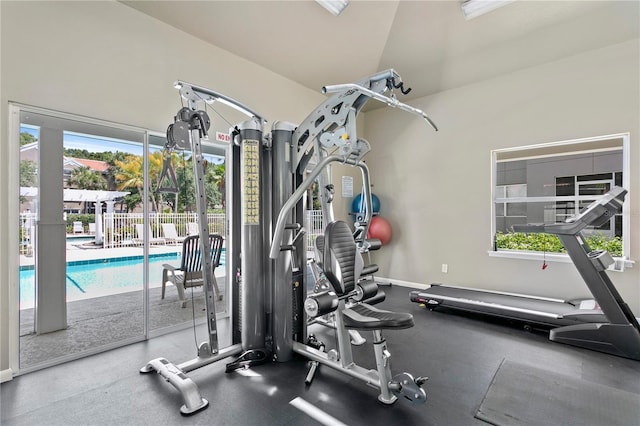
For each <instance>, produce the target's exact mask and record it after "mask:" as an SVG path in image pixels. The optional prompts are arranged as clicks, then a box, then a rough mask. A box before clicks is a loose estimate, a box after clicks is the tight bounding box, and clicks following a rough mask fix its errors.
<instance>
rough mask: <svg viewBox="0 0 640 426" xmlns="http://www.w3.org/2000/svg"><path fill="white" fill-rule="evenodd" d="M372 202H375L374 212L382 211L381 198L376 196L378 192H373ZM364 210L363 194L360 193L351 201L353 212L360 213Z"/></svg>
mask: <svg viewBox="0 0 640 426" xmlns="http://www.w3.org/2000/svg"><path fill="white" fill-rule="evenodd" d="M371 204H373V212H374V213H379V212H380V199H379V198H378V197H377V196H376V194H371ZM363 211H364V202H363V201H362V194H358V195H357V196H356V198H354V199H353V202H352V203H351V212H352V213H359V212H363Z"/></svg>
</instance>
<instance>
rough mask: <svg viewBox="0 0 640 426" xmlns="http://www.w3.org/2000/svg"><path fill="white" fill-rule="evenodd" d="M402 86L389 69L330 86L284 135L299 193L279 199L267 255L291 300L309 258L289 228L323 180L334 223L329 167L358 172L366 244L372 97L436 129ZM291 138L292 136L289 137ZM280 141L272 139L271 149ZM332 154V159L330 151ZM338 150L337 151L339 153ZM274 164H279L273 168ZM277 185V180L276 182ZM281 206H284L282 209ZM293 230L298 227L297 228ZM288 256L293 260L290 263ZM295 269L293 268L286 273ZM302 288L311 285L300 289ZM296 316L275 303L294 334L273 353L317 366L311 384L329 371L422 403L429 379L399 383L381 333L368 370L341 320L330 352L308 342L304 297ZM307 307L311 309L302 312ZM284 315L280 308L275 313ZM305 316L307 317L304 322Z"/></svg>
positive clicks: (384, 394)
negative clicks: (367, 121) (365, 117)
mask: <svg viewBox="0 0 640 426" xmlns="http://www.w3.org/2000/svg"><path fill="white" fill-rule="evenodd" d="M394 88H399V89H400V90H401V91H402V93H405V94H406V93H408V90H407V91H405V89H404V87H403V83H402V80H401V78H400V76H399V75H398V74H397V73H396V72H395V71H394V70H387V71H384V72H381V73H378V74H376V75H373V76H371V77H368V78H366V79H363V80H361V81H359V82H358V83H354V84H342V85H335V86H325V87H324V88H323V89H322V91H323V93H334V95H333V96H332V97H331V98H329V99H327V100H326V101H325V102H324V103H322V104H321V105H320V106H318V107H317V108H316V109H315V111H314V112H312V113H311V114H310V115H309V116H308V117H307V118H306V119H305V120H304V121H303V123H302V124H301V125H300V126H299V127H298V128H296V129H295V131H292V132H291V135H290V136H289V137H283V139H284V142H282V143H285V144H291V145H292V146H291V149H293V150H294V152H293V155H292V157H293V159H294V160H293V161H292V162H291V163H290V164H289V166H290V170H289V173H294V176H295V178H294V182H295V184H294V185H293V188H295V191H293V193H292V194H291V196H290V197H289V198H288V199H286V201H284V202H283V203H282V199H280V200H278V199H276V198H274V211H277V210H279V211H280V213H279V215H278V218H277V221H276V223H275V228H274V233H273V239H272V243H271V250H270V253H269V257H270V258H271V259H274V260H276V262H277V265H278V266H276V276H275V282H292V283H293V287H294V294H296V288H298V287H299V286H300V285H299V282H298V277H299V275H298V276H297V277H292V276H291V273H292V271H293V272H295V270H296V267H297V265H304V264H305V263H306V259H304V258H303V256H306V255H305V251H306V250H305V249H304V247H303V245H302V244H303V243H302V242H301V241H300V239H299V238H297V236H296V235H293V236H291V240H290V241H289V242H286V243H284V244H282V241H283V237H284V233H285V230H286V229H297V227H296V226H295V222H297V223H300V222H301V220H302V219H301V216H302V215H301V213H302V212H303V211H304V199H303V197H304V194H305V193H306V191H307V189H308V188H309V187H310V186H311V185H312V184H313V182H314V181H315V180H316V178H318V180H319V183H320V198H321V202H322V212H323V221H324V225H325V226H326V225H327V224H328V223H330V222H332V221H333V219H334V217H333V209H332V205H331V202H330V200H331V192H332V191H331V190H332V188H331V185H330V179H329V176H328V166H329V165H330V164H332V163H341V164H347V165H350V166H353V167H357V168H359V169H360V171H361V174H362V181H363V200H364V202H365V211H366V213H365V217H364V218H363V220H361V221H359V222H358V223H356V225H355V227H356V234H357V235H360V236H361V239H359V240H358V241H357V243H358V244H359V245H360V247H361V248H363V249H364V246H365V245H366V239H365V237H366V234H367V229H368V226H369V223H370V220H371V216H372V211H373V209H372V208H371V207H372V202H371V185H370V182H369V169H368V167H367V165H366V164H365V163H364V162H363V161H362V159H363V157H364V156H365V155H366V154H367V153H368V152H369V151H370V149H371V148H370V146H369V143H368V142H367V141H366V140H364V139H359V138H357V136H356V124H355V120H356V117H357V114H358V113H359V112H360V110H361V109H362V107H363V106H364V105H365V103H366V102H367V101H368V100H369V99H375V100H378V101H381V102H383V103H385V104H386V105H388V106H391V107H396V108H399V109H402V110H404V111H407V112H410V113H413V114H416V115H418V116H420V117H421V118H423V119H425V121H426V122H427V123H428V124H429V125H430V126H431V127H432V128H433V129H434V130H437V128H436V126H435V125H434V124H433V122H432V121H431V120H430V119H429V117H428V116H427V115H426V114H425V113H424V112H422V111H421V110H419V109H416V108H413V107H411V106H409V105H406V104H403V103H400V102H399V101H398V100H397V99H396V98H395V96H394V95H393V89H394ZM387 90H391V91H392V94H391V96H385V95H383V93H385V92H386V91H387ZM287 136H288V135H287ZM277 142H279V141H277V139H276V137H275V136H274V138H273V144H274V150H275V146H276V143H277ZM330 149H331V150H333V152H332V153H329V150H330ZM336 152H337V153H336ZM275 164H276V163H275V162H274V165H275ZM310 165H313V167H312V168H311V170H310V171H309V173H308V175H307V176H306V177H305V178H304V179H301V177H302V176H303V175H304V173H305V171H306V170H308V168H309V166H310ZM285 170H286V169H285V168H284V167H280V168H279V167H275V166H274V175H276V174H277V173H278V172H279V171H280V172H284V171H285ZM274 180H275V179H274ZM281 203H282V204H281ZM292 224H293V226H292ZM282 251H285V253H287V256H286V257H283V256H281V255H280V253H281V252H282ZM289 257H291V259H288V258H289ZM288 264H292V265H293V268H288ZM302 288H306V286H304V285H302ZM293 300H295V303H296V307H297V308H298V311H295V310H294V309H293V307H292V305H293V303H294V302H293V301H292V298H291V297H290V294H289V295H288V294H287V293H285V294H284V297H283V298H282V300H278V299H275V300H274V306H279V307H280V308H281V309H283V312H285V315H284V318H287V317H288V315H289V313H291V314H292V317H293V318H294V319H295V320H294V327H293V328H294V329H293V341H291V339H290V337H289V336H291V333H287V334H285V335H283V336H280V337H281V338H282V341H281V344H280V345H278V344H275V343H277V338H278V336H277V335H274V349H275V355H276V356H277V357H278V359H280V360H286V359H288V358H289V357H291V353H292V352H295V353H297V354H299V355H302V356H304V357H305V358H308V359H310V360H311V361H312V364H311V369H310V371H309V373H308V376H307V379H306V382H307V383H310V381H311V378H312V377H313V374H314V372H315V368H316V367H317V365H326V366H328V367H331V368H333V369H335V370H337V371H340V372H342V373H344V374H347V375H349V376H351V377H353V378H356V379H358V380H361V381H363V382H365V383H367V384H369V385H371V386H373V387H375V388H377V389H379V391H380V395H379V396H378V399H379V400H380V401H381V402H383V403H385V404H391V403H393V402H395V401H396V400H397V396H396V395H402V396H404V398H405V399H408V400H410V401H413V402H424V401H425V400H426V393H425V392H424V390H423V389H422V388H421V386H422V384H423V383H424V381H425V380H426V379H424V378H420V377H418V378H416V379H414V378H413V376H412V375H410V374H409V373H401V374H399V375H397V376H395V377H392V376H391V368H390V357H391V355H390V353H389V351H388V350H387V347H386V341H385V339H384V338H383V337H382V333H381V332H380V330H374V331H373V333H374V353H375V358H376V370H368V369H365V368H363V367H361V366H359V365H357V364H355V362H354V360H353V354H352V350H351V344H350V339H349V333H348V330H347V329H346V328H345V325H344V323H343V319H342V316H341V315H340V314H339V313H338V314H337V315H335V323H336V324H335V325H336V327H335V328H336V333H337V338H338V349H339V353H338V354H336V353H332V352H331V351H330V352H329V353H326V352H324V351H322V350H319V349H318V347H313V346H311V345H309V344H306V343H305V342H306V339H307V336H306V324H307V321H306V319H305V318H304V314H303V313H302V312H299V311H300V308H301V307H302V304H303V303H302V299H301V297H298V298H295V297H294V298H293ZM345 301H346V296H345V297H344V298H340V300H338V301H337V303H336V305H337V311H338V312H341V311H342V310H344V308H345ZM305 307H306V306H305ZM275 311H276V312H279V311H278V310H275ZM301 317H302V318H301Z"/></svg>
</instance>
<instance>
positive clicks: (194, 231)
mask: <svg viewBox="0 0 640 426" xmlns="http://www.w3.org/2000/svg"><path fill="white" fill-rule="evenodd" d="M187 234H189V235H198V234H200V228H198V222H189V223H187Z"/></svg>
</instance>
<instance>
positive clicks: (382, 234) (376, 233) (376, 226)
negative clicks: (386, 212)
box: [367, 216, 391, 245]
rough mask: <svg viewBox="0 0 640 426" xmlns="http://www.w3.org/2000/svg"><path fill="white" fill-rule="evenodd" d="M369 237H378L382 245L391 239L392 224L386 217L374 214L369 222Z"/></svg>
mask: <svg viewBox="0 0 640 426" xmlns="http://www.w3.org/2000/svg"><path fill="white" fill-rule="evenodd" d="M367 238H377V239H379V240H380V242H381V243H382V245H385V244H387V243H388V242H389V241H391V225H390V224H389V222H387V220H386V219H385V218H382V217H380V216H374V217H373V218H372V219H371V223H370V224H369V230H368V231H367Z"/></svg>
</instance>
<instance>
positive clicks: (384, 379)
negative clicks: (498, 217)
mask: <svg viewBox="0 0 640 426" xmlns="http://www.w3.org/2000/svg"><path fill="white" fill-rule="evenodd" d="M175 86H176V88H178V89H179V90H180V95H181V96H182V98H184V99H186V100H187V101H188V107H185V108H182V109H181V110H180V111H179V112H178V114H177V115H176V117H175V122H174V124H172V125H171V126H169V129H168V131H167V139H168V142H167V146H166V149H167V150H169V151H170V150H172V149H174V148H176V147H177V148H180V149H187V148H191V149H192V151H193V155H194V158H195V159H196V161H194V176H195V178H196V195H197V199H198V202H197V211H198V215H199V219H200V220H199V225H200V230H199V231H200V232H199V235H200V241H201V244H202V249H203V250H205V249H204V241H206V236H207V235H208V229H207V228H206V223H207V221H206V195H205V190H204V171H203V167H202V166H203V165H202V155H201V153H202V151H201V146H200V141H201V139H202V138H204V137H206V136H207V130H208V128H209V124H210V123H209V118H208V116H207V114H206V112H204V111H201V110H198V109H197V104H198V102H205V103H209V104H211V103H214V102H222V103H224V104H226V105H228V106H231V107H233V108H235V109H237V110H238V111H240V112H242V113H244V114H245V115H247V116H249V117H250V120H247V121H245V122H243V123H241V124H239V125H238V126H236V127H235V128H234V129H233V131H232V134H233V138H232V139H233V145H232V148H231V150H232V161H231V164H232V167H231V168H232V170H231V172H230V176H232V181H233V185H234V190H236V192H234V194H237V193H240V196H239V197H238V196H234V197H233V199H232V200H230V201H231V202H230V203H229V202H228V203H227V208H228V209H229V208H230V209H231V215H230V227H229V229H230V238H229V240H230V241H227V262H229V263H230V265H229V267H228V268H227V271H230V272H231V273H235V272H236V271H237V274H236V279H237V281H236V285H234V286H233V288H232V301H233V303H234V308H233V309H232V318H231V323H232V344H231V346H229V347H226V348H223V349H219V348H218V333H217V326H216V315H215V303H214V296H215V295H214V291H213V286H212V282H213V279H214V277H213V273H212V271H211V270H210V264H205V265H204V268H205V270H206V273H205V274H204V292H205V299H206V304H205V307H206V316H207V327H208V337H209V339H208V341H207V342H204V343H202V344H200V346H199V348H198V356H197V358H195V359H193V360H190V361H186V362H184V363H181V364H178V365H175V364H173V363H171V362H169V361H167V360H166V359H165V358H156V359H154V360H151V361H149V362H148V363H147V364H146V365H145V366H144V367H143V368H142V369H141V370H140V372H141V373H148V372H152V371H156V372H157V373H158V374H160V375H161V376H163V377H164V378H165V379H166V380H167V381H168V382H169V383H171V384H172V385H173V386H174V387H175V388H176V389H178V391H180V393H181V395H182V398H183V400H184V405H182V407H181V408H180V412H181V413H182V414H184V415H189V414H193V413H195V412H197V411H199V410H202V409H204V408H206V407H207V406H208V401H207V400H206V399H204V398H202V396H201V394H200V391H199V390H198V387H197V385H196V384H195V382H193V381H192V380H191V379H190V378H189V377H188V376H187V375H186V374H187V373H188V372H190V371H192V370H195V369H198V368H200V367H204V366H206V365H209V364H211V363H214V362H216V361H219V360H221V359H224V358H227V357H231V356H236V355H239V357H238V358H237V359H236V360H235V361H233V362H231V363H230V364H227V372H229V371H232V370H234V369H236V368H243V367H244V368H246V367H249V366H251V365H255V364H259V363H263V362H265V361H267V360H268V359H270V358H272V359H274V360H276V361H278V362H284V361H288V360H290V359H291V358H292V357H293V354H294V353H298V354H301V355H303V356H305V357H306V358H308V359H310V360H312V361H315V362H317V363H320V364H323V365H327V366H329V367H331V368H334V369H336V370H338V371H341V372H343V373H345V374H347V375H349V376H351V377H355V378H357V379H360V380H362V381H364V382H365V383H367V384H370V385H372V386H374V387H376V388H378V389H379V390H380V396H379V399H380V400H381V401H382V402H384V403H387V404H390V403H393V402H394V401H395V400H396V399H397V396H396V395H402V396H404V397H405V399H408V400H411V401H414V402H424V401H425V400H426V394H425V392H424V390H423V389H421V387H420V386H421V385H422V383H423V381H424V379H422V378H417V379H413V376H411V375H410V374H408V373H402V374H400V375H398V376H396V377H393V378H392V377H391V371H390V365H389V358H390V354H389V351H388V350H387V348H386V342H385V340H384V338H382V336H381V333H380V332H379V330H377V331H374V339H375V341H376V344H375V346H374V349H375V354H376V360H377V370H366V369H364V368H362V367H359V366H357V365H356V364H355V363H354V362H353V357H352V353H351V346H350V343H349V340H348V333H346V330H345V328H344V324H342V321H341V319H338V322H337V328H338V329H339V330H340V331H339V332H338V340H339V349H340V351H341V353H340V356H339V357H338V358H337V359H332V358H330V357H329V356H328V354H326V353H324V352H322V351H320V350H318V349H316V348H313V347H311V346H308V345H306V344H305V343H303V342H305V341H306V339H307V336H306V318H305V312H304V309H303V302H304V297H305V293H306V285H305V282H304V281H305V271H304V268H305V266H306V248H305V247H304V240H305V239H304V238H301V237H302V236H303V235H304V233H305V231H304V229H303V227H302V225H301V224H302V223H303V220H304V202H303V200H302V199H303V195H304V194H305V192H306V190H307V189H308V188H309V187H310V186H311V184H312V183H313V182H314V180H315V179H316V178H318V179H319V181H320V186H321V188H323V190H322V191H321V201H322V210H323V220H324V223H325V226H326V224H328V223H329V222H331V221H333V220H334V217H333V210H332V206H331V203H330V198H329V188H330V177H329V172H328V166H329V165H330V164H331V163H335V162H339V163H342V164H348V165H351V166H354V167H358V168H359V169H360V170H361V173H362V178H363V183H364V194H365V198H364V201H365V203H366V206H367V211H368V212H369V213H368V215H367V217H365V218H364V220H363V221H360V222H359V223H357V224H356V228H357V231H359V235H362V236H363V237H362V240H361V241H358V244H360V245H361V246H362V247H365V246H366V241H365V240H364V236H366V231H367V228H368V225H369V222H370V218H371V211H372V209H371V208H369V207H371V205H372V203H371V189H370V184H369V170H368V168H367V166H366V164H365V163H364V162H363V161H362V158H363V157H364V155H366V153H367V152H369V150H370V146H369V144H368V142H367V141H365V140H363V139H358V138H357V136H356V125H355V119H356V116H357V114H358V113H359V111H360V110H361V109H362V107H363V106H364V104H365V103H366V102H367V101H368V100H369V99H376V100H378V101H381V102H383V103H385V104H386V105H388V106H391V107H395V108H399V109H401V110H404V111H408V112H410V113H413V114H416V115H418V116H420V117H421V118H423V119H425V121H426V122H427V123H428V124H429V125H430V126H432V127H433V128H434V130H437V128H436V127H435V125H434V124H433V122H432V121H431V120H430V119H429V118H428V117H427V116H426V114H424V112H422V111H421V110H419V109H416V108H413V107H411V106H409V105H406V104H403V103H401V102H399V101H398V100H397V99H396V98H395V95H394V94H393V90H394V89H400V91H401V92H402V93H404V94H406V93H408V90H405V89H404V86H403V83H402V80H401V78H400V76H399V75H398V74H397V73H396V72H395V71H394V70H387V71H384V72H381V73H378V74H375V75H373V76H370V77H368V78H365V79H362V80H361V81H359V82H357V83H354V84H347V85H337V86H326V87H324V88H323V92H324V93H333V96H331V97H330V98H329V99H327V100H326V101H325V102H323V103H322V104H321V105H320V106H318V107H317V108H316V109H314V111H313V112H312V113H311V114H310V115H309V116H308V117H307V118H306V119H305V120H304V122H303V123H302V124H301V125H300V126H295V125H294V124H291V123H287V122H275V123H274V124H273V125H272V129H271V133H270V134H268V135H266V136H263V126H264V124H265V123H266V120H264V119H263V118H262V117H261V116H260V115H259V114H257V113H255V112H253V111H251V110H250V109H249V108H247V107H246V106H244V105H242V104H241V103H239V102H238V101H235V100H234V99H232V98H229V97H227V96H224V95H221V94H219V93H216V92H214V91H211V90H209V89H206V88H203V87H199V86H195V85H192V84H189V83H185V82H180V81H179V82H177V83H176V84H175ZM387 91H391V95H390V96H385V95H384V94H383V93H385V92H387ZM329 149H331V150H333V151H334V152H331V153H329V152H328V150H329ZM309 168H311V172H310V173H309V174H308V176H306V177H305V173H306V171H307V170H308V169H309ZM169 174H171V173H170V172H169ZM228 176H229V175H228ZM229 206H230V207H229ZM274 212H279V214H278V216H277V220H275V218H274V217H273V216H274V214H273V213H274ZM271 229H273V230H274V231H273V234H271V233H270V232H269V231H270V230H271ZM285 231H289V232H291V233H292V235H291V236H290V237H289V238H288V241H287V243H285V244H282V241H283V237H284V234H285ZM237 241H240V244H239V245H238V246H236V242H237ZM203 252H204V251H203ZM266 253H269V258H270V259H269V258H267V257H266V256H264V254H266ZM265 277H267V278H265ZM249 293H250V295H251V296H250V297H248V296H247V295H248V294H249ZM294 301H295V309H294ZM342 303H344V302H342ZM337 317H338V315H337Z"/></svg>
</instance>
